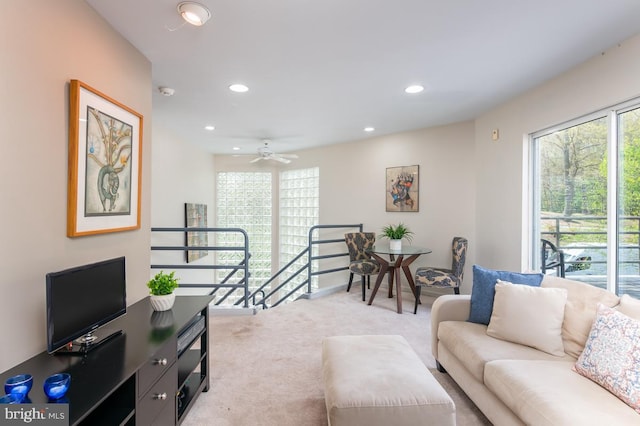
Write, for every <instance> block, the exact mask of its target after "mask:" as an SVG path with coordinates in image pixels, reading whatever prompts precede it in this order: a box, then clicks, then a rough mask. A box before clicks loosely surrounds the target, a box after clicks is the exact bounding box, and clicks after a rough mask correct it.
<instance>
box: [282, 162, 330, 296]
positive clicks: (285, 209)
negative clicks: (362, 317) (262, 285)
mask: <svg viewBox="0 0 640 426" xmlns="http://www.w3.org/2000/svg"><path fill="white" fill-rule="evenodd" d="M319 211H320V169H319V168H318V167H314V168H310V169H299V170H285V171H282V172H280V233H279V236H280V267H283V266H285V265H286V264H287V263H289V262H290V261H291V260H292V259H294V258H295V256H297V255H298V254H299V253H300V252H301V251H303V250H304V249H305V248H307V246H308V244H309V229H310V228H311V227H312V226H315V225H317V224H318V223H319V221H320V214H319ZM313 250H314V253H313V255H314V256H315V255H317V250H318V248H317V246H316V247H314V248H313ZM307 260H308V257H307V256H303V257H301V258H300V259H298V260H297V261H296V262H295V264H294V265H295V266H294V267H292V268H290V270H291V272H292V273H295V271H297V270H298V269H300V268H301V267H303V266H304V265H305V264H306V262H307ZM311 267H312V270H317V262H313V264H312V265H311ZM292 273H290V274H288V275H285V276H283V277H282V278H281V282H284V281H285V280H286V279H287V278H289V277H290V276H291V275H292ZM306 279H307V273H306V272H303V273H301V274H299V275H298V276H296V277H295V278H294V279H292V280H291V282H289V283H288V284H287V286H286V289H285V291H287V292H288V291H290V290H291V289H293V288H295V287H296V286H297V285H299V284H301V283H303V282H304V281H305V280H306ZM317 280H318V278H317V277H313V278H312V281H311V285H312V289H316V288H317V287H318V283H317ZM305 292H306V286H305V287H303V288H302V289H300V290H298V291H297V292H296V294H302V293H305Z"/></svg>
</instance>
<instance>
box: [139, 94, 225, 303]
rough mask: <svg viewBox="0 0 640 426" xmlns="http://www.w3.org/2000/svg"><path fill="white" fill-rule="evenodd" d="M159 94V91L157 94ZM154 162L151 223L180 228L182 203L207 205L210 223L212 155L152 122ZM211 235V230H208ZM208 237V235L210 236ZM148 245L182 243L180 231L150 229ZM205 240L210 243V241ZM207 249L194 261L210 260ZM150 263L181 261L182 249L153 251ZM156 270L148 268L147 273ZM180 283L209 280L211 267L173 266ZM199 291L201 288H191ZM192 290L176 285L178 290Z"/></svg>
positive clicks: (159, 124) (174, 244) (212, 188)
mask: <svg viewBox="0 0 640 426" xmlns="http://www.w3.org/2000/svg"><path fill="white" fill-rule="evenodd" d="M158 96H160V95H158ZM153 146H154V150H153V156H152V163H153V165H154V167H153V171H152V175H151V181H152V182H153V185H152V192H151V226H152V227H159V228H175V227H178V228H182V227H184V226H185V212H184V205H185V203H197V204H206V205H207V226H209V227H213V226H214V225H215V223H214V212H215V203H214V200H215V169H214V164H213V155H211V154H210V153H207V152H204V151H203V150H202V149H201V148H199V147H197V146H195V145H194V144H191V143H188V142H186V141H184V140H181V139H180V138H179V137H178V136H176V135H173V134H171V133H170V132H169V131H167V130H166V129H164V128H163V127H162V124H161V123H153ZM210 235H211V234H210ZM210 238H211V236H210ZM151 241H152V245H154V246H156V245H173V246H176V245H178V246H181V245H184V234H183V233H175V232H169V233H166V232H153V233H152V236H151ZM209 244H211V245H214V244H213V241H209ZM211 256H212V254H211V253H210V254H209V255H208V256H206V257H205V258H202V259H199V260H197V261H196V262H195V264H197V263H200V264H211V263H212V260H211V259H210V257H211ZM151 263H152V264H155V265H157V264H181V263H184V254H183V253H182V252H175V251H170V252H166V251H165V252H163V251H153V252H152V253H151ZM157 272H159V270H157V269H152V270H151V271H150V275H153V274H155V273H157ZM167 272H168V270H167ZM175 272H176V276H177V277H179V278H180V282H181V283H203V282H212V280H213V272H212V271H189V270H176V271H175ZM195 292H196V293H198V292H199V293H203V292H202V291H195ZM189 293H194V291H191V290H184V289H180V290H179V291H178V294H189Z"/></svg>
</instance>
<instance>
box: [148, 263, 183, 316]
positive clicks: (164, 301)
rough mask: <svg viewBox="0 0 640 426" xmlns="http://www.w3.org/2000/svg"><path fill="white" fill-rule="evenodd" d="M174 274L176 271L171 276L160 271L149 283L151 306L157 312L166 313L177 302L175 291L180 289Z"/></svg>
mask: <svg viewBox="0 0 640 426" xmlns="http://www.w3.org/2000/svg"><path fill="white" fill-rule="evenodd" d="M174 274H175V271H172V272H171V273H170V274H165V273H164V271H160V272H158V273H157V274H156V275H155V276H154V277H153V278H152V279H151V280H149V282H148V283H147V287H149V290H150V294H151V297H150V299H151V306H153V309H154V310H155V311H166V310H169V309H171V308H172V307H173V303H174V302H175V300H176V295H175V293H174V292H173V290H175V289H176V288H178V278H175V277H174Z"/></svg>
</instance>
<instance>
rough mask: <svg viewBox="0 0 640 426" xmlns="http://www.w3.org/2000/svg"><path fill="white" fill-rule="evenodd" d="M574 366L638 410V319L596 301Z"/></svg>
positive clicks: (639, 366)
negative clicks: (582, 348) (585, 337)
mask: <svg viewBox="0 0 640 426" xmlns="http://www.w3.org/2000/svg"><path fill="white" fill-rule="evenodd" d="M574 370H575V371H577V372H578V373H580V374H581V375H583V376H585V377H586V378H588V379H591V380H593V381H594V382H596V383H597V384H599V385H600V386H602V387H604V388H605V389H607V390H608V391H609V392H611V393H612V394H614V395H615V396H617V397H618V398H620V399H621V400H622V401H624V402H625V403H626V404H627V405H629V406H630V407H631V408H633V409H634V410H636V412H638V413H640V322H639V321H636V320H634V319H632V318H629V317H628V316H626V315H624V314H622V313H620V312H618V311H616V310H614V309H611V308H609V307H607V306H605V305H603V304H601V303H599V304H598V313H597V314H596V319H595V321H594V322H593V326H592V327H591V332H590V333H589V338H588V339H587V343H586V345H585V347H584V351H583V352H582V354H581V355H580V357H579V358H578V361H576V363H575V366H574Z"/></svg>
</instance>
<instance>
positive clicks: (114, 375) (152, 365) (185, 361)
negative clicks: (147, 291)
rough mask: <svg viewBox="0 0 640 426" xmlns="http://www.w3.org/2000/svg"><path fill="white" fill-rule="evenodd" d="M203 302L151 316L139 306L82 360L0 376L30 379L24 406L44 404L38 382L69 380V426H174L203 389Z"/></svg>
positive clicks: (67, 358) (191, 299)
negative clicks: (27, 376) (117, 332)
mask: <svg viewBox="0 0 640 426" xmlns="http://www.w3.org/2000/svg"><path fill="white" fill-rule="evenodd" d="M212 299H213V297H211V296H178V297H176V302H175V305H174V306H173V309H171V310H169V311H164V312H154V311H153V309H152V308H151V304H150V303H149V299H148V298H145V299H142V300H140V301H139V302H137V303H135V304H133V305H131V306H129V307H128V308H127V314H126V315H125V316H123V317H121V318H118V319H117V320H115V321H113V322H111V323H110V324H108V326H107V327H109V328H113V329H121V330H122V331H123V333H122V334H120V335H119V336H117V337H115V338H113V339H111V340H109V341H107V342H106V343H103V344H101V345H100V346H98V347H96V348H94V349H92V350H91V351H89V352H88V353H87V354H86V355H85V356H74V355H50V354H48V353H46V352H43V353H40V354H38V355H36V356H34V357H33V358H31V359H29V360H27V361H25V362H23V363H21V364H19V365H17V366H15V367H13V368H11V369H9V370H7V371H5V372H4V373H2V374H1V375H0V380H1V381H2V383H3V384H4V382H5V381H6V380H7V379H8V378H9V377H11V376H14V375H16V374H23V373H28V374H31V375H33V379H34V380H33V388H32V389H31V392H30V393H29V399H30V401H31V402H32V403H47V402H48V401H47V397H46V395H45V394H44V391H43V390H42V383H43V382H44V379H45V378H47V377H48V376H50V375H52V374H55V373H62V372H67V373H70V374H71V386H70V387H69V392H68V393H67V395H66V397H65V398H66V401H64V402H68V403H69V417H70V419H69V424H71V425H91V426H94V425H130V426H131V425H137V426H140V425H151V424H153V425H154V426H155V425H176V424H179V423H180V422H181V421H182V419H183V418H184V416H185V415H186V414H187V412H188V411H189V408H190V407H191V406H192V404H193V402H194V400H195V398H196V397H197V396H198V395H199V394H200V393H201V392H203V391H204V392H206V391H207V390H208V389H209V352H208V347H209V328H208V324H209V311H208V306H209V303H210V302H211V300H212Z"/></svg>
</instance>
